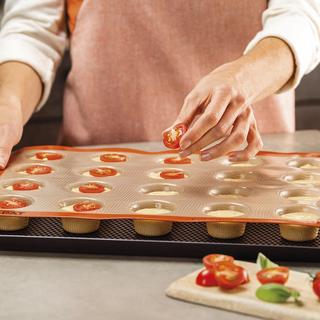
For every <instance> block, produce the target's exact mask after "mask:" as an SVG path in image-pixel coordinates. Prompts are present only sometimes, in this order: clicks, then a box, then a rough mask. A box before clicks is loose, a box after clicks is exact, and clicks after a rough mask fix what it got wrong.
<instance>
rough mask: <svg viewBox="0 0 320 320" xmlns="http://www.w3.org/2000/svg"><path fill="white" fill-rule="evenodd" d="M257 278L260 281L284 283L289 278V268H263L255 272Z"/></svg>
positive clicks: (263, 282) (264, 282)
mask: <svg viewBox="0 0 320 320" xmlns="http://www.w3.org/2000/svg"><path fill="white" fill-rule="evenodd" d="M257 278H258V280H259V282H260V283H262V284H266V283H279V284H285V283H286V282H287V280H288V278H289V268H287V267H274V268H265V269H262V270H260V271H259V272H258V273H257Z"/></svg>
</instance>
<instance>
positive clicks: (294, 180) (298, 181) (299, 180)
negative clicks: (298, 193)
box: [288, 176, 320, 184]
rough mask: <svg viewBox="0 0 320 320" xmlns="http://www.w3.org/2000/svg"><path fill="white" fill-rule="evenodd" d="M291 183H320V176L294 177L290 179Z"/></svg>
mask: <svg viewBox="0 0 320 320" xmlns="http://www.w3.org/2000/svg"><path fill="white" fill-rule="evenodd" d="M288 182H289V183H293V184H319V183H320V177H319V178H318V179H316V178H315V177H313V176H310V177H308V178H306V179H293V180H290V181H288Z"/></svg>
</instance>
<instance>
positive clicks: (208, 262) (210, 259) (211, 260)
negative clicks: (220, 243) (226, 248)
mask: <svg viewBox="0 0 320 320" xmlns="http://www.w3.org/2000/svg"><path fill="white" fill-rule="evenodd" d="M222 261H228V262H233V261H234V258H233V257H231V256H226V255H224V254H208V255H207V256H205V257H203V259H202V263H203V265H204V266H205V267H206V268H207V269H208V270H209V271H211V272H213V271H214V266H215V264H216V263H217V262H222Z"/></svg>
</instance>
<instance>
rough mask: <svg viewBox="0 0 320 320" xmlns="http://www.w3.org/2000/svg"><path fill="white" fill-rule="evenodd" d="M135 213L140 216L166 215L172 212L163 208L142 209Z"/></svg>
mask: <svg viewBox="0 0 320 320" xmlns="http://www.w3.org/2000/svg"><path fill="white" fill-rule="evenodd" d="M135 212H136V213H141V214H168V213H171V212H172V211H171V210H168V209H164V208H142V209H138V210H136V211H135Z"/></svg>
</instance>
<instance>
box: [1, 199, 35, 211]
mask: <svg viewBox="0 0 320 320" xmlns="http://www.w3.org/2000/svg"><path fill="white" fill-rule="evenodd" d="M28 205H29V203H28V201H26V200H24V199H20V198H10V199H6V200H2V201H0V208H1V209H19V208H24V207H27V206H28Z"/></svg>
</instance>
